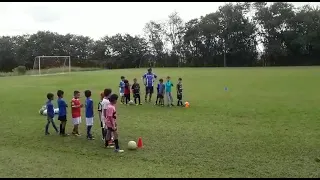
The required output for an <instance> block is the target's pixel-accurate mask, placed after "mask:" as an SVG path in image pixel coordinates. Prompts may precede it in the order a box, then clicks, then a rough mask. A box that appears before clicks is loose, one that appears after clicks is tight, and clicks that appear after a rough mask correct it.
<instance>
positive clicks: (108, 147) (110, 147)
mask: <svg viewBox="0 0 320 180" xmlns="http://www.w3.org/2000/svg"><path fill="white" fill-rule="evenodd" d="M105 148H106V149H113V148H114V146H105Z"/></svg>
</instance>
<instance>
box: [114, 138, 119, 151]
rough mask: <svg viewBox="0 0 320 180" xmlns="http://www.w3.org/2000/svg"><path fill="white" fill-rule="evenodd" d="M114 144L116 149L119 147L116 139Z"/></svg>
mask: <svg viewBox="0 0 320 180" xmlns="http://www.w3.org/2000/svg"><path fill="white" fill-rule="evenodd" d="M114 145H115V146H116V149H120V147H119V141H118V139H115V140H114Z"/></svg>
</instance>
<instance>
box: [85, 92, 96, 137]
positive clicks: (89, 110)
mask: <svg viewBox="0 0 320 180" xmlns="http://www.w3.org/2000/svg"><path fill="white" fill-rule="evenodd" d="M84 95H85V96H86V98H87V99H86V125H87V139H88V140H94V137H93V136H92V133H91V129H92V126H93V117H94V115H93V100H92V99H91V91H90V90H86V91H85V92H84Z"/></svg>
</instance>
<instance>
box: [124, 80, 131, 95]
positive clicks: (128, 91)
mask: <svg viewBox="0 0 320 180" xmlns="http://www.w3.org/2000/svg"><path fill="white" fill-rule="evenodd" d="M124 94H130V87H129V83H128V84H126V85H125V87H124Z"/></svg>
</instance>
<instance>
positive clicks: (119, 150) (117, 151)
mask: <svg viewBox="0 0 320 180" xmlns="http://www.w3.org/2000/svg"><path fill="white" fill-rule="evenodd" d="M114 152H116V153H123V152H124V150H122V149H115V150H114Z"/></svg>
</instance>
